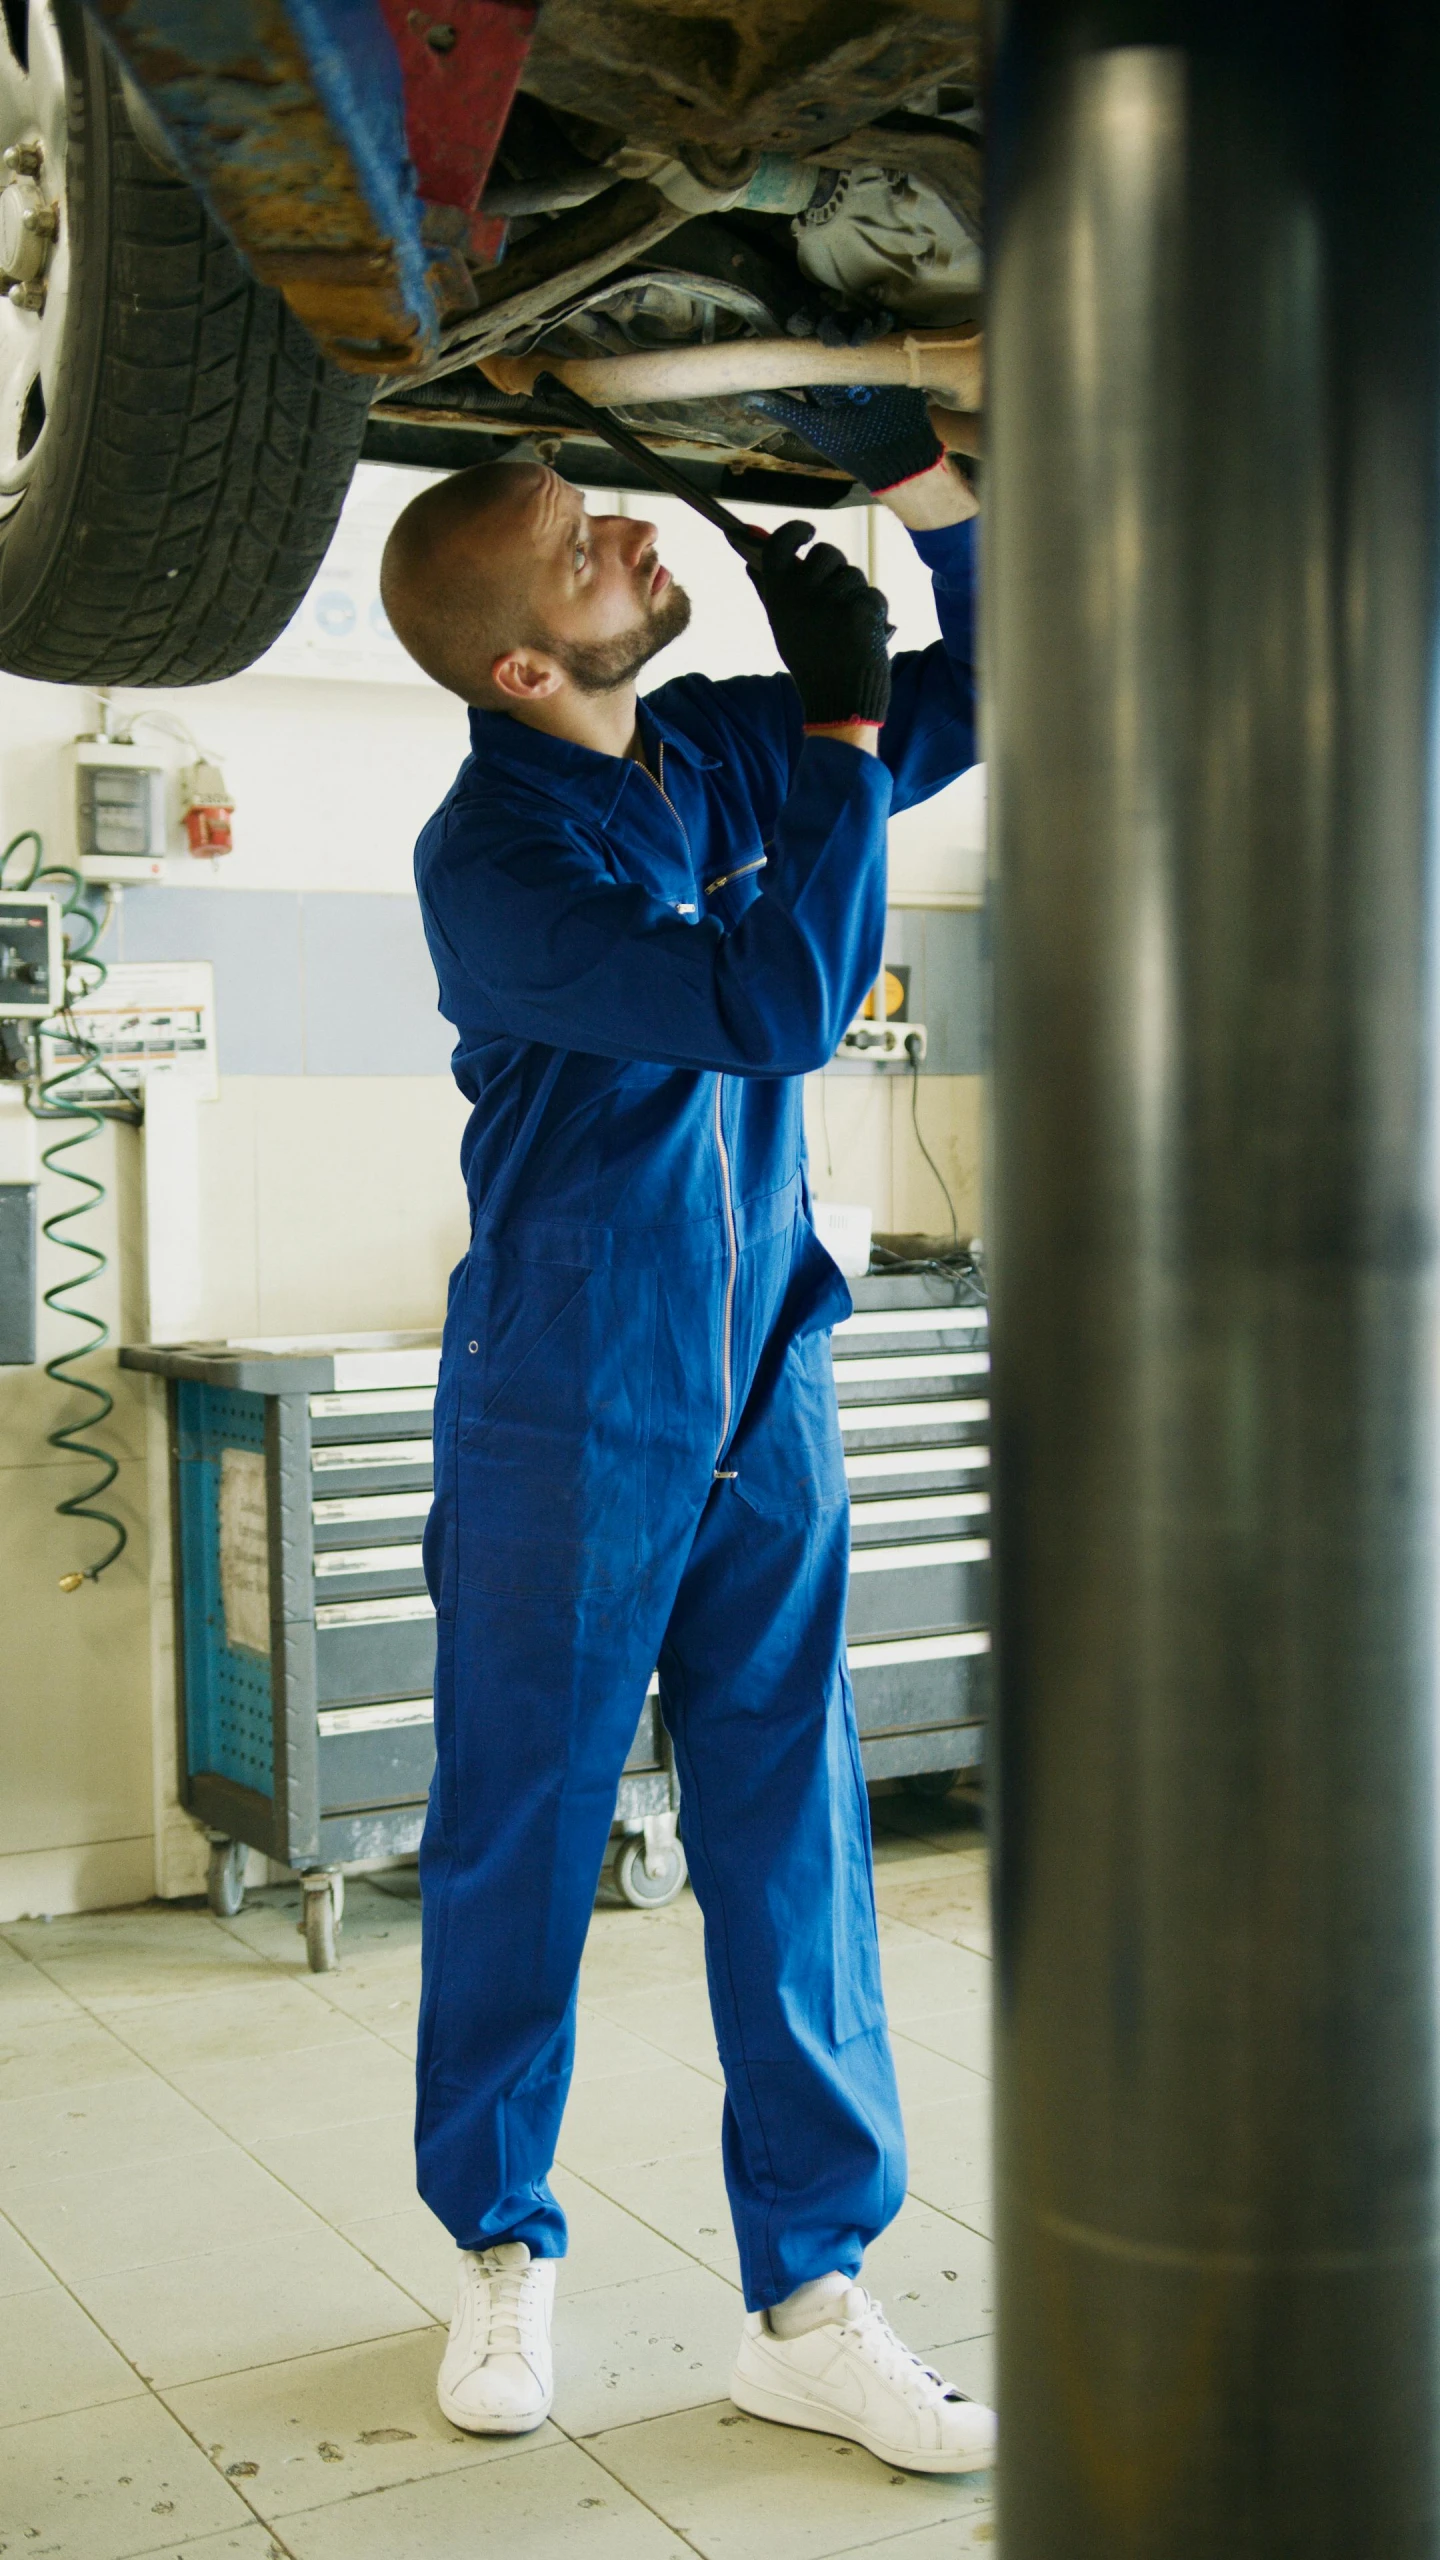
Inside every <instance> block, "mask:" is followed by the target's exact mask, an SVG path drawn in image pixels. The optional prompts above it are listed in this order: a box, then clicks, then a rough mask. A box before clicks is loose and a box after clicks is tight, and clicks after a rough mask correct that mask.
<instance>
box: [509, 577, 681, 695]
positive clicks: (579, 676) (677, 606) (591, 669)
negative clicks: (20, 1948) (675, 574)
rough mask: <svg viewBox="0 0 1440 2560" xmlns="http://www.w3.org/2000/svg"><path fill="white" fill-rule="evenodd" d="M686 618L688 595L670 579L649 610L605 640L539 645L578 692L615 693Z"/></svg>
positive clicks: (674, 635)
mask: <svg viewBox="0 0 1440 2560" xmlns="http://www.w3.org/2000/svg"><path fill="white" fill-rule="evenodd" d="M689 620H690V599H689V597H688V596H687V594H686V593H685V590H684V588H683V587H681V586H677V585H676V584H675V582H674V580H673V579H672V580H671V582H670V585H669V586H668V587H667V588H666V590H665V593H664V595H663V596H662V597H661V599H660V602H659V604H658V605H657V606H656V607H655V609H654V611H653V613H648V612H647V613H646V614H645V615H644V617H643V618H642V620H641V621H639V622H637V623H633V624H632V625H631V628H630V629H629V630H628V631H617V632H615V633H614V634H613V636H612V637H611V638H610V639H609V640H554V639H549V640H546V641H544V642H543V643H542V644H541V645H542V646H543V648H544V649H545V651H546V654H547V655H548V656H549V657H552V658H554V659H555V660H556V662H557V664H558V665H560V666H562V667H563V668H564V670H565V673H566V674H567V676H568V677H569V678H570V681H571V683H572V684H573V685H574V686H575V687H576V689H577V691H578V692H580V693H617V692H618V691H619V689H620V687H621V685H623V684H633V683H634V680H635V678H636V677H637V676H638V674H639V673H640V670H641V668H642V667H645V666H648V665H649V663H650V660H651V659H652V658H653V657H654V656H655V655H656V653H657V651H658V650H661V649H665V648H668V647H669V645H670V642H671V641H672V640H678V639H679V637H680V634H681V632H682V631H683V630H684V629H685V627H686V625H687V623H688V622H689Z"/></svg>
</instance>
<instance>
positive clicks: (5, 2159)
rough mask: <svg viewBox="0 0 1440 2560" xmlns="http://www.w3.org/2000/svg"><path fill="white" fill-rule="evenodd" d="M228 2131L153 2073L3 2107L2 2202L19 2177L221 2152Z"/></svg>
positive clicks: (0, 2111) (0, 2114)
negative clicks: (5, 2192) (187, 2154)
mask: <svg viewBox="0 0 1440 2560" xmlns="http://www.w3.org/2000/svg"><path fill="white" fill-rule="evenodd" d="M224 2140H225V2136H224V2135H223V2133H221V2132H219V2131H218V2129H217V2128H216V2127H215V2126H214V2125H213V2124H211V2123H209V2121H208V2120H207V2119H206V2117H204V2116H202V2115H201V2114H200V2113H199V2112H198V2110H197V2109H196V2108H194V2107H192V2106H188V2105H187V2104H186V2101H185V2100H184V2099H183V2098H182V2097H180V2096H179V2094H178V2093H177V2091H175V2090H174V2089H168V2088H167V2087H166V2085H165V2083H164V2081H163V2080H157V2079H155V2078H154V2077H153V2076H152V2075H151V2074H150V2073H149V2072H146V2073H144V2074H143V2075H142V2076H140V2077H139V2078H136V2079H129V2080H112V2081H109V2082H107V2083H105V2084H103V2085H101V2086H100V2087H97V2088H89V2089H62V2090H57V2091H55V2092H53V2093H51V2094H49V2095H47V2096H45V2097H39V2098H10V2099H7V2100H6V2102H5V2104H4V2105H3V2106H0V2202H3V2198H4V2191H5V2189H6V2188H7V2187H8V2186H10V2185H12V2184H13V2183H14V2182H15V2181H16V2180H17V2179H25V2180H30V2179H34V2178H43V2177H51V2178H74V2177H80V2176H81V2175H84V2174H88V2172H89V2171H90V2170H92V2169H106V2168H114V2167H119V2166H120V2165H121V2164H122V2163H124V2162H128V2161H132V2160H178V2159H180V2158H182V2157H183V2156H184V2155H185V2154H186V2153H188V2152H195V2151H214V2150H215V2149H217V2147H219V2146H220V2145H221V2144H223V2142H224Z"/></svg>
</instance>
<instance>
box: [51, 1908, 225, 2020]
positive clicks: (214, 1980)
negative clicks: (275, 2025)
mask: <svg viewBox="0 0 1440 2560" xmlns="http://www.w3.org/2000/svg"><path fill="white" fill-rule="evenodd" d="M43 1969H44V1971H45V1972H46V1973H47V1974H48V1975H49V1976H50V1979H51V1981H52V1982H54V1983H55V1984H56V1985H57V1986H58V1988H59V1989H60V1990H62V1991H68V1992H69V1993H70V1994H71V1996H72V1998H73V1999H76V2000H78V2001H80V2002H81V2004H82V2006H84V2007H85V2008H87V2009H93V2010H94V2011H95V2012H96V2014H97V2016H99V2017H105V2016H108V2015H109V2013H110V2012H111V2011H112V2010H113V2011H117V2012H118V2011H123V2010H126V2009H134V2008H144V2007H148V2006H149V2004H150V2003H151V2002H152V2001H156V2000H180V1999H186V1998H189V1997H190V1996H191V1995H192V1994H197V1995H201V1994H204V1993H206V1992H211V1991H221V1990H224V1989H225V1987H226V1985H227V1984H228V1983H230V1982H233V1981H234V1980H235V1979H236V1978H237V1976H244V1975H248V1976H249V1977H250V1979H252V1980H256V1979H258V1978H259V1977H260V1975H261V1973H262V1971H263V1967H262V1962H261V1959H260V1958H259V1957H258V1956H256V1955H252V1953H251V1951H250V1949H249V1948H248V1947H242V1946H240V1945H238V1944H237V1942H236V1941H235V1940H234V1939H233V1938H229V1937H227V1936H226V1934H225V1932H224V1930H223V1929H217V1930H214V1931H213V1932H212V1933H211V1934H210V1936H209V1937H208V1938H205V1939H197V1940H195V1941H193V1942H192V1943H191V1945H190V1946H189V1947H186V1946H184V1945H177V1946H176V1947H175V1948H173V1949H171V1950H165V1949H164V1944H163V1941H159V1942H156V1943H155V1944H154V1945H148V1946H131V1945H118V1946H98V1947H95V1948H93V1949H88V1950H83V1951H82V1950H81V1949H80V1948H79V1947H77V1948H76V1951H75V1952H74V1953H73V1954H68V1955H56V1956H52V1957H47V1959H46V1962H45V1965H44V1968H43Z"/></svg>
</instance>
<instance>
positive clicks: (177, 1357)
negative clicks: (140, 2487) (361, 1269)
mask: <svg viewBox="0 0 1440 2560" xmlns="http://www.w3.org/2000/svg"><path fill="white" fill-rule="evenodd" d="M962 1285H963V1284H959V1283H954V1282H951V1281H948V1280H946V1281H939V1280H933V1279H916V1280H899V1279H884V1280H861V1281H857V1282H856V1283H855V1287H854V1295H855V1303H856V1312H855V1314H854V1315H853V1316H852V1317H851V1319H850V1321H849V1322H848V1323H847V1324H845V1325H843V1326H841V1327H840V1328H839V1329H838V1331H837V1333H836V1335H835V1374H836V1382H837V1387H838V1391H839V1397H840V1406H841V1420H842V1427H843V1431H844V1438H845V1452H846V1470H847V1474H848V1476H849V1479H850V1490H851V1495H852V1503H853V1510H852V1521H853V1553H852V1583H851V1597H850V1618H849V1638H850V1646H849V1652H850V1669H851V1677H852V1679H853V1682H854V1688H855V1701H856V1709H857V1714H858V1718H859V1724H860V1733H861V1748H862V1753H863V1757H864V1762H865V1768H866V1774H867V1776H869V1777H872V1778H879V1777H891V1776H906V1777H911V1776H922V1775H924V1774H925V1773H929V1772H938V1771H945V1770H950V1771H953V1770H954V1769H956V1768H959V1767H962V1766H965V1765H967V1764H968V1763H970V1762H973V1761H974V1760H976V1759H978V1757H979V1756H980V1751H981V1742H982V1735H983V1730H984V1717H985V1702H986V1696H987V1687H986V1674H987V1671H988V1659H987V1657H988V1651H989V1636H988V1633H987V1631H986V1627H985V1584H984V1575H985V1563H986V1558H987V1557H988V1554H989V1546H988V1539H987V1536H986V1529H987V1520H986V1511H987V1504H988V1494H987V1492H986V1489H985V1488H986V1472H985V1471H986V1462H987V1451H986V1448H985V1445H984V1426H985V1421H986V1418H987V1415H988V1405H987V1403H986V1400H985V1387H986V1375H987V1370H988V1358H987V1353H986V1347H985V1345H986V1335H985V1310H984V1308H983V1306H980V1307H977V1306H966V1305H963V1304H960V1303H959V1302H958V1301H959V1297H960V1292H961V1288H962ZM120 1357H121V1360H122V1362H123V1363H124V1364H125V1365H126V1366H127V1367H130V1368H136V1369H146V1370H150V1371H152V1372H155V1373H157V1374H158V1375H160V1376H162V1377H164V1378H165V1379H166V1380H167V1382H168V1392H169V1399H170V1423H171V1449H172V1476H173V1485H174V1534H175V1583H176V1606H177V1631H176V1632H177V1658H178V1662H179V1667H180V1679H179V1688H180V1699H181V1735H182V1752H181V1765H182V1770H183V1773H184V1778H183V1783H184V1791H185V1801H186V1803H187V1804H188V1806H189V1808H190V1810H191V1811H192V1812H193V1813H194V1814H195V1815H196V1816H197V1818H198V1819H199V1820H200V1821H201V1822H203V1823H204V1824H205V1826H206V1828H207V1829H208V1831H209V1833H210V1836H211V1841H212V1860H211V1878H210V1889H211V1899H212V1901H213V1902H214V1903H215V1905H216V1907H217V1908H218V1909H222V1910H223V1909H231V1910H233V1909H238V1907H239V1900H240V1896H241V1893H242V1891H243V1886H242V1882H241V1879H242V1877H243V1873H244V1854H245V1852H246V1851H247V1850H248V1849H251V1848H253V1849H258V1850H261V1851H263V1852H264V1853H265V1855H266V1856H268V1857H271V1858H273V1859H275V1860H276V1861H277V1862H278V1863H279V1864H281V1865H284V1866H287V1867H290V1868H292V1869H294V1870H295V1871H297V1872H298V1874H299V1875H300V1878H301V1882H302V1884H303V1885H304V1887H305V1911H306V1936H307V1942H308V1945H309V1949H310V1957H311V1962H312V1964H314V1965H315V1966H316V1967H317V1969H323V1968H324V1967H325V1966H327V1965H328V1964H331V1963H333V1962H334V1951H335V1932H336V1928H337V1925H338V1922H339V1917H340V1910H341V1907H342V1901H343V1885H342V1883H341V1871H342V1870H343V1868H344V1867H345V1865H346V1864H348V1863H352V1862H355V1861H361V1860H365V1859H372V1858H381V1857H387V1856H403V1855H406V1854H407V1853H409V1852H412V1851H413V1850H414V1849H415V1848H416V1847H417V1846H418V1844H419V1839H420V1832H421V1827H422V1824H423V1820H424V1813H425V1800H426V1795H427V1792H428V1789H429V1784H430V1773H431V1770H432V1768H433V1766H434V1756H435V1755H434V1743H433V1737H432V1726H431V1685H432V1680H433V1675H434V1661H435V1619H434V1612H433V1610H432V1609H431V1606H430V1601H429V1597H428V1594H427V1592H426V1589H425V1578H424V1572H423V1569H422V1563H421V1544H420V1542H421V1538H422V1535H423V1532H424V1527H425V1519H426V1514H427V1512H428V1510H429V1506H430V1494H431V1482H432V1478H431V1417H432V1409H433V1405H434V1397H435V1381H436V1375H437V1370H438V1366H439V1345H438V1339H437V1337H435V1336H434V1335H423V1336H419V1335H417V1336H412V1337H403V1336H400V1337H397V1336H389V1337H365V1338H358V1337H357V1338H351V1339H349V1340H344V1341H340V1340H336V1341H323V1340H322V1341H299V1342H291V1343H250V1344H245V1343H190V1344H183V1345H179V1346H174V1347H163V1348H162V1347H144V1348H136V1349H130V1350H125V1351H122V1352H121V1355H120ZM675 1809H676V1791H675V1780H674V1772H673V1766H672V1762H671V1757H670V1751H669V1745H668V1741H667V1738H666V1735H665V1731H664V1727H663V1725H662V1722H661V1718H660V1712H659V1696H658V1690H657V1686H656V1683H655V1682H654V1681H653V1680H652V1682H651V1684H650V1689H649V1693H648V1694H647V1696H646V1698H645V1702H644V1708H643V1712H642V1714H641V1718H640V1722H639V1726H638V1729H637V1731H636V1735H635V1740H634V1743H633V1745H632V1747H631V1751H630V1754H629V1758H628V1760H627V1762H626V1766H625V1772H624V1775H623V1777H622V1779H621V1782H620V1791H619V1797H618V1801H617V1804H616V1824H617V1827H618V1829H619V1831H620V1833H621V1835H622V1837H621V1841H620V1843H619V1845H618V1849H617V1855H616V1859H615V1864H614V1879H615V1882H616V1884H617V1886H618V1888H619V1890H620V1892H621V1893H622V1895H623V1896H624V1898H625V1899H626V1900H627V1901H630V1902H632V1903H634V1904H635V1905H636V1906H637V1907H642V1908H643V1907H647V1906H648V1907H654V1906H657V1905H659V1904H661V1903H664V1902H667V1901H669V1900H671V1899H672V1898H673V1896H674V1895H675V1894H676V1893H678V1891H679V1890H680V1887H681V1885H682V1884H683V1882H684V1877H685V1867H684V1857H683V1852H682V1851H681V1849H680V1847H679V1843H678V1840H677V1837H676V1825H675Z"/></svg>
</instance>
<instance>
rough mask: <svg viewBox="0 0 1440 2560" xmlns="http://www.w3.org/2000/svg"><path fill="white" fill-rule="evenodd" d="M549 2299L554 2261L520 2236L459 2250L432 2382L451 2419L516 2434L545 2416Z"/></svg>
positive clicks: (550, 2373) (551, 2381) (477, 2431)
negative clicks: (444, 2340) (534, 2252)
mask: <svg viewBox="0 0 1440 2560" xmlns="http://www.w3.org/2000/svg"><path fill="white" fill-rule="evenodd" d="M554 2303H555V2261H554V2259H553V2258H532V2257H531V2255H530V2252H529V2250H528V2249H527V2248H526V2246H525V2243H524V2241H523V2240H502V2241H501V2242H500V2245H499V2247H498V2248H495V2249H462V2250H461V2252H460V2291H459V2295H458V2297H457V2299H456V2303H455V2316H454V2318H453V2320H452V2321H451V2323H450V2343H449V2345H448V2346H447V2347H446V2349H445V2354H444V2358H443V2361H442V2363H441V2366H440V2379H439V2381H438V2383H437V2385H436V2397H437V2398H438V2400H439V2402H440V2406H441V2409H442V2410H443V2412H444V2414H445V2416H446V2417H447V2418H448V2419H449V2421H450V2424H451V2426H452V2427H464V2428H466V2429H467V2431H468V2432H469V2433H470V2434H471V2435H475V2436H523V2435H528V2434H529V2432H530V2430H531V2428H532V2427H538V2426H540V2425H542V2424H543V2422H544V2420H545V2419H546V2418H548V2417H549V2415H550V2403H551V2401H552V2400H553V2398H554V2396H555V2368H554V2363H553V2360H552V2358H551V2354H550V2315H551V2312H552V2310H553V2308H554Z"/></svg>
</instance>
